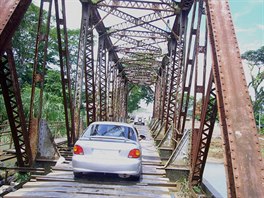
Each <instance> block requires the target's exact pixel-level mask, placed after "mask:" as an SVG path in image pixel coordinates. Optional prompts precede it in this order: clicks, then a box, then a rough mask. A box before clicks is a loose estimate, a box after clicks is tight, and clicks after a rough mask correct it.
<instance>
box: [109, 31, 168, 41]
mask: <svg viewBox="0 0 264 198" xmlns="http://www.w3.org/2000/svg"><path fill="white" fill-rule="evenodd" d="M108 34H109V35H110V36H111V35H112V34H116V35H119V36H129V37H139V38H152V39H161V38H167V37H168V34H166V33H160V32H150V31H138V30H120V31H118V32H113V33H111V32H108Z"/></svg>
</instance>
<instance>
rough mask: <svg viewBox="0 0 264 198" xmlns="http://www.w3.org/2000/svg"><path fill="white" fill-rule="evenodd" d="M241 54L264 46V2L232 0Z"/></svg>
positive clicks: (262, 0)
mask: <svg viewBox="0 0 264 198" xmlns="http://www.w3.org/2000/svg"><path fill="white" fill-rule="evenodd" d="M229 4H230V9H231V13H232V18H233V23H234V26H235V31H236V35H237V40H238V43H239V48H240V52H241V53H244V52H245V51H247V50H256V49H259V48H260V47H261V46H263V45H264V0H247V1H246V0H230V1H229Z"/></svg>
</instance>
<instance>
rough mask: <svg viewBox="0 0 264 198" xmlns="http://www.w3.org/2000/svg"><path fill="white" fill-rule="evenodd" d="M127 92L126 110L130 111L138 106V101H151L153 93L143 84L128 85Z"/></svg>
mask: <svg viewBox="0 0 264 198" xmlns="http://www.w3.org/2000/svg"><path fill="white" fill-rule="evenodd" d="M129 90H130V91H129V93H128V112H129V113H132V112H133V111H134V110H137V109H139V108H140V106H139V103H140V101H141V100H144V101H145V102H146V103H147V104H149V103H151V102H153V100H154V93H153V91H152V90H151V88H150V87H148V86H143V85H141V86H140V85H129Z"/></svg>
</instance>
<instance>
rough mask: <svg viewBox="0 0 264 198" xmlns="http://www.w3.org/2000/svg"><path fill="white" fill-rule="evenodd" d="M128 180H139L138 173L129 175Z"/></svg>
mask: <svg viewBox="0 0 264 198" xmlns="http://www.w3.org/2000/svg"><path fill="white" fill-rule="evenodd" d="M129 180H130V181H137V182H138V181H140V175H131V176H130V177H129Z"/></svg>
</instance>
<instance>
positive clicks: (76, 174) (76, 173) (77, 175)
mask: <svg viewBox="0 0 264 198" xmlns="http://www.w3.org/2000/svg"><path fill="white" fill-rule="evenodd" d="M73 175H74V178H75V179H77V178H80V177H81V176H82V173H81V172H73Z"/></svg>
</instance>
